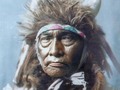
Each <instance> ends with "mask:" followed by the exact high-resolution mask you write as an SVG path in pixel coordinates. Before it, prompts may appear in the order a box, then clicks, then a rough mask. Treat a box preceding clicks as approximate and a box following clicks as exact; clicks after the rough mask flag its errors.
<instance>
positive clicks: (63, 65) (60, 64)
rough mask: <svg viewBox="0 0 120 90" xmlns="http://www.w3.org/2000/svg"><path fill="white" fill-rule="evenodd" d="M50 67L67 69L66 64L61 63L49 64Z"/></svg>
mask: <svg viewBox="0 0 120 90" xmlns="http://www.w3.org/2000/svg"><path fill="white" fill-rule="evenodd" d="M49 66H51V67H58V68H62V67H65V66H66V64H64V63H59V62H52V63H50V64H49Z"/></svg>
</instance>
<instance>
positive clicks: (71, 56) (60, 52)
mask: <svg viewBox="0 0 120 90" xmlns="http://www.w3.org/2000/svg"><path fill="white" fill-rule="evenodd" d="M83 44H84V43H83V39H82V38H81V37H80V36H79V35H77V34H75V33H72V32H70V31H65V30H49V31H46V32H44V33H42V34H41V35H40V36H39V43H38V53H39V54H40V56H39V57H40V58H41V59H40V63H41V66H42V68H43V70H44V72H45V73H46V74H48V75H49V76H52V77H62V76H68V75H71V74H72V73H74V72H75V71H76V70H77V68H78V65H79V62H80V59H81V54H82V51H83V46H84V45H83Z"/></svg>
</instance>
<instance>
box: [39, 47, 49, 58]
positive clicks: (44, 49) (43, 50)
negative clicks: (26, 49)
mask: <svg viewBox="0 0 120 90" xmlns="http://www.w3.org/2000/svg"><path fill="white" fill-rule="evenodd" d="M39 53H40V56H41V57H42V59H45V58H46V57H47V55H48V53H49V49H48V48H42V49H39Z"/></svg>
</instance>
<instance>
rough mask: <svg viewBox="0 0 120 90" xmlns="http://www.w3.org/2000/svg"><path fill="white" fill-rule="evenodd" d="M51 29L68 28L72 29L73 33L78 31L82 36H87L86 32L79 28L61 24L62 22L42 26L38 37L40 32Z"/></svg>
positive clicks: (67, 29)
mask: <svg viewBox="0 0 120 90" xmlns="http://www.w3.org/2000/svg"><path fill="white" fill-rule="evenodd" d="M49 30H66V31H71V32H73V33H76V34H78V35H80V36H81V37H82V38H84V39H85V38H86V36H85V34H84V33H83V32H81V31H79V30H77V29H76V28H75V27H72V26H70V25H61V24H48V25H45V26H43V27H42V28H40V30H39V31H38V33H37V36H36V39H37V38H38V36H39V35H40V34H42V33H43V32H46V31H49Z"/></svg>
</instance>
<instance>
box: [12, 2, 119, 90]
mask: <svg viewBox="0 0 120 90" xmlns="http://www.w3.org/2000/svg"><path fill="white" fill-rule="evenodd" d="M89 1H90V2H86V1H82V0H79V1H77V0H36V1H35V0H32V2H31V3H30V4H28V11H27V13H26V19H25V20H24V21H22V22H20V23H19V24H20V26H21V27H22V29H21V35H23V37H24V43H23V48H22V52H21V56H20V60H19V63H18V68H17V71H16V74H15V78H14V83H15V84H16V86H17V87H16V86H15V87H14V89H16V90H19V89H21V90H25V89H28V90H104V89H105V83H106V81H105V77H104V73H103V71H104V70H106V71H107V74H108V75H109V74H110V73H111V70H110V66H109V64H108V63H107V60H106V58H105V54H108V55H109V57H110V58H111V60H112V62H113V64H115V65H116V68H117V69H118V68H119V64H118V63H117V61H116V58H115V57H114V55H113V54H112V51H111V49H110V47H109V45H108V44H107V42H106V40H105V39H104V33H103V31H102V30H101V29H100V27H99V26H98V25H97V24H96V22H95V16H96V15H97V13H98V11H99V8H100V3H101V1H100V0H89ZM113 60H114V61H113Z"/></svg>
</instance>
